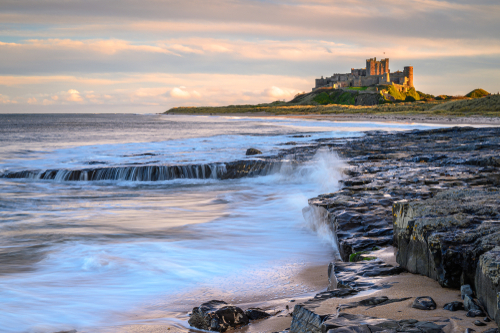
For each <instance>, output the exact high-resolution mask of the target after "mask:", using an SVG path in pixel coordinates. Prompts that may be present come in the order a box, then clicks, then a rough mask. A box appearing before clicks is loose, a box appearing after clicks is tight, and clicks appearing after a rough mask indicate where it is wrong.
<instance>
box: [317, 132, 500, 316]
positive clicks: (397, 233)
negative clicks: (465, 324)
mask: <svg viewBox="0 0 500 333" xmlns="http://www.w3.org/2000/svg"><path fill="white" fill-rule="evenodd" d="M321 142H324V143H325V144H326V145H329V147H331V148H333V149H334V150H336V151H337V152H338V153H339V155H341V156H342V157H344V158H345V159H347V161H348V163H349V164H350V165H351V166H352V167H351V168H350V169H349V170H347V171H346V174H347V175H348V176H349V178H347V179H346V180H344V181H343V187H342V189H340V190H339V191H337V192H334V193H329V194H324V195H320V196H318V197H316V198H312V199H310V200H309V205H310V206H311V207H316V208H317V209H319V208H321V209H323V210H324V212H325V213H324V214H322V216H324V220H325V223H328V224H329V225H330V226H331V229H332V230H335V231H336V236H337V237H336V240H335V241H336V243H337V246H338V249H339V252H340V254H341V258H342V260H343V261H349V259H350V257H351V256H352V255H354V256H355V257H356V254H357V253H359V252H362V251H371V250H373V249H374V248H375V249H377V248H380V247H382V246H385V245H390V244H393V245H394V246H396V247H397V260H398V263H399V264H400V266H401V267H402V268H404V269H406V270H408V271H410V272H412V273H418V274H423V275H426V276H429V277H431V278H433V279H435V280H437V281H438V282H439V283H440V284H441V285H442V286H445V287H450V288H457V289H459V288H460V287H461V286H462V285H467V284H468V285H470V286H471V287H472V288H471V289H473V290H472V292H474V291H475V295H476V296H477V298H478V300H477V301H476V302H477V305H479V306H481V308H484V310H486V311H487V312H488V314H489V315H490V316H491V317H495V320H496V321H497V323H498V324H500V318H499V315H498V313H499V310H498V309H499V308H500V294H499V292H500V290H499V283H498V282H499V273H498V272H499V264H500V260H499V259H500V258H499V255H498V252H495V251H497V250H496V248H497V247H500V227H499V225H500V224H499V223H498V221H499V220H500V210H499V207H500V192H499V186H500V172H499V170H498V166H499V165H500V164H499V163H498V161H499V157H498V156H499V150H500V149H499V147H500V129H499V128H486V129H485V128H483V129H473V128H464V127H462V128H443V129H436V130H430V131H418V130H415V131H410V132H404V133H390V134H388V133H383V132H377V131H373V132H367V133H366V136H365V137H364V138H359V139H353V140H347V141H345V142H342V141H337V142H335V143H332V142H328V141H327V140H324V141H321ZM403 200H404V201H403ZM393 203H395V204H394V206H393ZM391 236H392V239H391ZM344 280H345V281H343V280H342V279H340V278H339V281H338V282H339V283H340V284H342V285H344V283H345V284H347V286H349V287H351V288H352V287H354V288H359V287H362V284H358V285H356V284H351V285H350V284H349V283H350V281H349V280H348V279H346V278H344ZM361 282H362V281H361ZM470 292H471V291H469V290H464V296H465V294H468V295H469V296H473V295H474V294H472V295H470ZM470 314H474V313H472V312H471V313H470Z"/></svg>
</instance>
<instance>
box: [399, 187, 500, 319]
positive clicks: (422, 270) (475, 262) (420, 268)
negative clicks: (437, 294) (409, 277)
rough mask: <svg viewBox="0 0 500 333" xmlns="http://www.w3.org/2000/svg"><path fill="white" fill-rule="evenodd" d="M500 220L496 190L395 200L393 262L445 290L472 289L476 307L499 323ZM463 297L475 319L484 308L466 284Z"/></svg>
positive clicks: (453, 191)
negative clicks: (428, 279) (394, 255)
mask: <svg viewBox="0 0 500 333" xmlns="http://www.w3.org/2000/svg"><path fill="white" fill-rule="evenodd" d="M499 217H500V192H498V191H479V190H470V189H459V190H448V191H444V192H441V193H438V194H436V195H435V196H434V197H433V198H432V199H428V200H424V201H414V202H408V201H400V202H396V203H395V204H394V208H393V219H394V242H395V245H396V246H397V247H398V253H397V261H398V263H399V264H400V265H401V266H402V267H404V268H406V269H407V270H408V271H410V272H412V273H419V274H423V275H427V276H429V277H431V278H433V279H435V280H437V281H438V282H439V283H440V284H441V285H442V286H444V287H451V288H460V287H461V285H463V284H464V283H467V284H470V285H474V286H475V288H476V294H477V297H478V299H479V301H480V303H481V304H483V305H484V306H485V309H486V311H488V313H489V315H490V316H491V317H493V318H495V320H496V321H497V323H498V324H500V315H499V310H498V309H499V306H498V292H499V291H500V288H499V280H500V247H498V245H500V227H499V224H498V222H497V221H498V219H499ZM461 293H462V294H463V298H464V306H465V309H466V310H467V311H469V314H468V315H469V316H479V315H480V314H478V313H476V312H475V311H478V310H482V309H481V307H480V306H479V305H478V304H477V303H476V302H475V301H474V299H473V298H472V290H470V288H467V287H465V286H464V287H463V288H461ZM470 310H474V311H470ZM481 312H482V311H481Z"/></svg>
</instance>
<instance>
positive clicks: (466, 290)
mask: <svg viewBox="0 0 500 333" xmlns="http://www.w3.org/2000/svg"><path fill="white" fill-rule="evenodd" d="M472 294H473V292H472V288H471V287H470V285H468V284H464V285H463V286H461V287H460V296H461V297H462V299H464V297H465V296H466V295H467V296H470V297H472Z"/></svg>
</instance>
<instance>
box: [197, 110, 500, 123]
mask: <svg viewBox="0 0 500 333" xmlns="http://www.w3.org/2000/svg"><path fill="white" fill-rule="evenodd" d="M193 115H194V116H207V115H206V114H193ZM212 115H213V116H221V117H260V118H262V117H271V118H284V119H286V118H292V119H315V120H327V121H339V122H354V121H355V122H389V123H392V122H394V123H410V124H411V123H416V124H439V125H464V126H465V125H477V126H500V117H495V118H490V117H451V116H447V117H446V116H429V115H419V114H415V115H370V114H349V113H342V114H327V115H324V114H307V115H293V114H288V115H276V114H272V113H267V112H255V113H213V114H212Z"/></svg>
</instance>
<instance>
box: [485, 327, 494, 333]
mask: <svg viewBox="0 0 500 333" xmlns="http://www.w3.org/2000/svg"><path fill="white" fill-rule="evenodd" d="M483 333H498V328H490V329H489V330H486V331H484V332H483Z"/></svg>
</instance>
